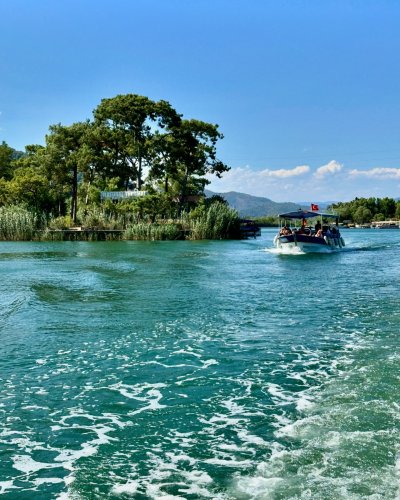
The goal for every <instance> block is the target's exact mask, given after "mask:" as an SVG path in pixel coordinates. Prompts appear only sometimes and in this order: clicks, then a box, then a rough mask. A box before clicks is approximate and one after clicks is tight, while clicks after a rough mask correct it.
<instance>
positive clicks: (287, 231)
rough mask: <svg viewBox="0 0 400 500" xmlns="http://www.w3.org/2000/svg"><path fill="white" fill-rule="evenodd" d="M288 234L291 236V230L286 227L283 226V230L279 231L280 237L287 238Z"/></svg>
mask: <svg viewBox="0 0 400 500" xmlns="http://www.w3.org/2000/svg"><path fill="white" fill-rule="evenodd" d="M288 234H292V230H291V229H290V227H288V226H283V228H282V229H281V230H280V231H279V235H280V236H287V235H288Z"/></svg>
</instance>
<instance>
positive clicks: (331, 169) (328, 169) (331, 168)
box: [314, 160, 343, 179]
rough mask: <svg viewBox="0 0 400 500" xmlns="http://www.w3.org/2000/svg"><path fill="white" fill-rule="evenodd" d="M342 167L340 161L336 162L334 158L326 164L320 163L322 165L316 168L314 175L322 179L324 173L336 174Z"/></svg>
mask: <svg viewBox="0 0 400 500" xmlns="http://www.w3.org/2000/svg"><path fill="white" fill-rule="evenodd" d="M342 168H343V165H341V164H340V163H338V162H337V161H335V160H332V161H330V162H329V163H327V164H326V165H322V167H319V168H317V170H316V171H315V174H314V176H315V177H317V178H319V179H322V178H323V177H325V176H326V175H334V174H337V173H338V172H340V171H341V170H342Z"/></svg>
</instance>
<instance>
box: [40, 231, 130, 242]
mask: <svg viewBox="0 0 400 500" xmlns="http://www.w3.org/2000/svg"><path fill="white" fill-rule="evenodd" d="M46 233H47V234H49V235H51V239H52V240H54V241H60V240H61V241H106V240H120V239H121V238H122V235H123V233H124V231H123V230H122V229H73V228H71V229H51V230H47V231H46Z"/></svg>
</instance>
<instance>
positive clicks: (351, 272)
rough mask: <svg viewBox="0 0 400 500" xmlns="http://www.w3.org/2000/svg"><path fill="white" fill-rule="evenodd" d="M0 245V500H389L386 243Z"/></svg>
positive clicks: (391, 316) (393, 417)
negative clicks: (303, 246)
mask: <svg viewBox="0 0 400 500" xmlns="http://www.w3.org/2000/svg"><path fill="white" fill-rule="evenodd" d="M274 233H275V231H273V230H269V229H267V230H264V231H263V233H262V235H261V237H260V238H258V239H256V240H247V241H211V242H210V241H201V242H189V241H188V242H54V243H11V242H10V243H9V242H7V243H0V307H1V309H0V311H1V315H0V335H1V337H0V338H1V346H0V421H1V425H0V493H1V494H2V495H3V497H4V498H5V499H7V500H8V499H16V500H21V499H22V500H24V499H27V500H28V499H29V500H32V499H33V500H36V499H44V500H48V499H53V498H54V499H61V500H66V499H72V500H74V499H102V498H107V499H114V498H115V499H119V498H121V499H124V498H135V499H147V498H148V499H203V498H212V499H289V498H290V499H303V498H304V499H319V498H320V499H324V500H325V499H335V500H337V499H361V498H362V499H364V498H371V499H380V498H382V499H391V498H393V499H394V498H400V455H399V454H400V380H399V376H400V370H399V366H400V340H399V331H400V296H399V289H400V261H399V258H398V256H399V250H400V231H394V230H392V231H390V230H344V231H343V236H344V238H345V240H346V248H345V250H344V251H343V252H341V253H337V254H332V255H277V254H275V253H274V252H273V251H272V249H271V247H272V239H273V236H274Z"/></svg>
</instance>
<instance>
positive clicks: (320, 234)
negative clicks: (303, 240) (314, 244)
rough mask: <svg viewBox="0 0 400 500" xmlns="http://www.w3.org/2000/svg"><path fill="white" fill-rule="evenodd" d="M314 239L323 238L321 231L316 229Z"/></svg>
mask: <svg viewBox="0 0 400 500" xmlns="http://www.w3.org/2000/svg"><path fill="white" fill-rule="evenodd" d="M315 237H316V238H322V237H323V232H322V229H321V228H320V229H318V231H317V232H316V233H315Z"/></svg>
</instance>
